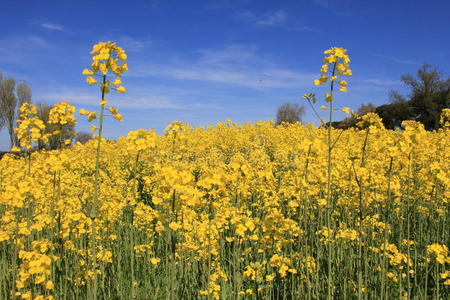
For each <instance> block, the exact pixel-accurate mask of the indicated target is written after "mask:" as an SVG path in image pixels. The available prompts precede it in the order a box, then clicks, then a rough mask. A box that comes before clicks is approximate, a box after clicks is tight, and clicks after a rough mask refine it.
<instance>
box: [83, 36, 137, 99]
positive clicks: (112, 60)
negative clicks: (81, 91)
mask: <svg viewBox="0 0 450 300" xmlns="http://www.w3.org/2000/svg"><path fill="white" fill-rule="evenodd" d="M91 54H94V56H93V57H92V64H91V69H84V70H83V75H86V76H88V77H87V78H86V82H87V83H89V84H90V85H94V84H100V89H101V90H102V92H104V93H105V94H107V93H109V91H110V88H111V86H112V87H113V88H114V89H115V90H116V91H118V92H119V93H121V94H124V93H125V87H124V86H123V85H122V79H121V75H122V73H124V72H126V71H127V70H128V65H127V63H126V59H127V55H126V53H125V51H124V50H123V49H122V48H120V47H118V46H117V44H116V43H113V42H100V43H98V44H96V45H94V47H93V48H92V51H91ZM110 73H112V75H114V76H115V79H114V80H112V81H110V80H107V78H106V75H108V74H110ZM95 75H97V76H101V77H103V81H102V82H98V81H97V80H96V79H95V78H94V77H93V76H95Z"/></svg>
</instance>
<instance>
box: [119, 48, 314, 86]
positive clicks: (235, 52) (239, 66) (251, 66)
mask: <svg viewBox="0 0 450 300" xmlns="http://www.w3.org/2000/svg"><path fill="white" fill-rule="evenodd" d="M199 53H200V57H198V58H197V59H187V58H186V59H184V60H180V59H177V60H176V61H169V62H166V63H165V64H159V63H156V62H147V63H145V62H143V63H141V64H139V65H137V66H135V69H134V71H131V72H130V73H129V74H128V75H129V76H133V77H156V78H168V79H177V80H195V81H202V82H210V83H219V84H226V85H234V86H241V87H247V88H251V89H258V90H263V89H267V88H290V87H300V86H302V85H304V86H308V85H310V83H311V80H312V79H313V78H314V75H313V74H308V73H304V72H300V71H297V70H291V69H288V68H284V67H280V66H278V65H277V64H275V63H273V62H271V61H270V59H268V58H264V57H262V56H260V55H258V54H257V51H256V48H255V47H253V46H247V47H246V46H243V45H232V46H228V47H224V48H222V49H203V50H200V51H199Z"/></svg>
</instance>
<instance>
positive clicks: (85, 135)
mask: <svg viewBox="0 0 450 300" xmlns="http://www.w3.org/2000/svg"><path fill="white" fill-rule="evenodd" d="M90 140H92V133H90V132H88V131H79V132H78V133H77V136H76V137H75V141H77V142H80V143H82V144H86V143H87V142H88V141H90Z"/></svg>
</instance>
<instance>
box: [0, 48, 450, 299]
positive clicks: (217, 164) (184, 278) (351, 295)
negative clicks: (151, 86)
mask: <svg viewBox="0 0 450 300" xmlns="http://www.w3.org/2000/svg"><path fill="white" fill-rule="evenodd" d="M99 47H100V50H99V48H98V49H97V50H98V52H99V53H100V54H99V55H104V57H100V58H99V60H100V61H101V60H102V59H106V60H108V59H109V56H108V55H106V54H105V53H107V52H108V51H110V52H108V53H111V51H117V53H118V54H117V55H118V56H121V58H123V60H125V59H126V55H125V54H124V53H122V52H121V51H120V50H117V49H116V48H114V47H115V45H113V44H106V45H105V44H102V45H101V46H99ZM102 47H105V48H108V47H109V48H108V49H109V50H108V51H106V52H102V51H103V50H101V49H102ZM94 50H95V48H94ZM94 52H95V51H94ZM102 53H103V54H102ZM326 54H327V53H326ZM124 55H125V56H124ZM94 63H95V60H94ZM329 63H331V64H333V63H334V65H335V66H336V61H330V62H329ZM100 65H101V64H100ZM107 67H110V65H109V64H107ZM102 68H103V67H97V69H95V68H93V70H87V71H85V72H84V73H85V75H88V76H91V75H92V74H94V73H96V72H98V71H99V70H100V72H103V71H104V74H105V76H104V77H103V79H104V81H103V84H105V82H106V72H108V70H103V71H102ZM117 68H119V69H117ZM120 68H122V69H120ZM116 71H117V73H118V74H119V75H120V73H122V71H124V67H123V65H122V66H119V67H117V66H116ZM322 71H324V72H323V73H326V72H328V69H327V70H322ZM333 72H334V69H333ZM342 72H347V71H346V70H345V69H344V70H342ZM350 74H351V71H350ZM350 74H344V75H350ZM324 76H325V75H324ZM332 76H334V74H333V75H332ZM90 78H92V77H88V81H90V82H89V83H90V84H95V83H93V82H92V80H95V79H93V78H92V79H90ZM118 78H119V79H120V77H118ZM332 80H334V79H333V78H332ZM320 81H322V82H320ZM324 82H326V79H324V77H322V76H321V79H320V80H319V82H318V84H322V83H324ZM111 84H114V85H116V86H119V85H120V84H121V81H120V80H118V81H117V79H115V82H114V83H111ZM340 85H341V88H340V89H342V91H344V90H346V88H347V83H346V82H345V81H341V82H340ZM116 89H117V90H118V91H119V92H124V91H125V90H124V88H123V87H122V86H119V87H117V88H116ZM102 91H105V87H104V86H102ZM305 98H307V99H308V100H311V101H312V98H313V96H312V95H311V94H309V95H305ZM326 99H328V100H327V102H328V103H331V104H332V103H333V101H332V90H331V93H330V94H327V96H326ZM101 101H102V102H101V103H100V104H101V112H100V114H99V115H100V116H103V114H104V109H105V106H106V105H108V102H107V101H106V100H105V99H104V94H103V95H102V100H101ZM314 101H315V100H314ZM30 107H31V108H30ZM57 107H58V109H57V110H55V111H54V117H53V120H54V122H55V123H64V122H74V120H73V119H72V118H71V117H70V116H71V115H72V113H73V111H74V110H73V109H72V108H71V107H70V105H68V104H61V105H59V106H57ZM332 110H333V109H332V107H331V109H330V112H332ZM110 111H111V113H112V115H113V116H115V118H116V119H118V120H119V119H120V120H121V116H120V114H119V113H118V111H117V110H116V109H114V108H113V109H112V110H111V109H110ZM22 112H23V113H24V114H25V113H27V114H28V115H29V116H28V117H27V116H25V115H24V116H23V119H24V120H25V121H21V124H25V125H23V126H22V127H21V128H22V129H21V130H22V131H23V134H22V135H21V136H22V140H23V141H25V142H24V145H25V148H26V145H28V144H27V143H28V142H29V143H30V144H31V143H32V142H35V140H33V138H36V139H37V138H39V134H38V132H39V130H40V129H39V128H40V127H42V124H41V123H40V122H38V120H34V119H33V117H32V116H30V115H33V109H32V106H27V105H26V106H24V108H23V110H22ZM82 114H84V115H88V117H89V118H91V119H95V118H96V117H97V115H96V114H95V115H93V114H94V113H92V112H87V111H82ZM330 114H331V113H330ZM445 114H448V111H447V112H445V113H444V115H443V120H442V123H443V125H445V124H447V125H448V122H449V121H448V120H447V119H446V118H448V116H447V115H445ZM62 116H65V117H62ZM330 119H331V118H330ZM100 120H102V119H100ZM330 121H331V120H330ZM446 122H447V123H446ZM33 124H34V125H33ZM404 125H405V130H403V131H391V130H386V129H384V128H383V126H382V123H381V121H380V119H379V118H378V117H377V116H376V115H375V114H368V115H366V116H364V117H363V118H362V119H361V122H360V127H359V128H358V129H348V130H338V129H332V128H331V127H328V128H327V127H326V126H323V127H320V128H319V127H315V126H313V125H308V126H303V125H300V124H283V125H279V126H274V124H273V123H271V122H256V123H248V124H245V125H238V124H235V123H232V122H231V121H227V122H225V123H218V124H217V126H210V127H208V128H204V127H197V128H195V127H190V126H189V125H187V124H182V123H180V122H172V123H171V124H170V125H169V126H168V127H167V128H166V130H165V134H164V135H157V134H156V133H155V132H154V131H152V130H144V129H140V130H137V131H133V132H130V133H129V134H128V136H127V137H120V138H118V139H117V140H116V141H108V140H105V139H103V138H102V137H101V128H102V127H101V126H102V123H100V126H99V129H98V130H100V134H99V135H98V139H97V140H92V141H90V142H88V143H86V144H84V145H82V144H76V145H72V146H70V147H69V146H68V145H66V146H63V147H62V148H61V149H60V150H54V151H40V152H33V153H31V152H28V155H26V156H21V157H17V156H13V155H6V156H5V157H4V158H3V159H1V160H0V216H1V219H0V251H1V253H2V255H1V259H0V298H1V299H11V298H16V299H36V300H39V299H47V300H48V299H327V298H328V299H428V298H429V299H448V297H449V296H450V268H449V266H450V252H449V249H448V245H449V244H450V235H449V228H450V213H449V199H450V163H449V162H450V152H449V147H450V138H449V135H450V128H447V127H449V126H443V128H442V129H440V130H439V131H434V132H427V131H425V130H424V129H423V126H422V125H421V124H419V123H416V122H413V121H406V122H405V123H404ZM27 126H28V127H27ZM30 126H31V127H30ZM33 126H34V127H33ZM33 128H35V129H34V130H32V129H33ZM41 138H43V137H41ZM62 144H64V142H63V141H62ZM100 149H101V151H100Z"/></svg>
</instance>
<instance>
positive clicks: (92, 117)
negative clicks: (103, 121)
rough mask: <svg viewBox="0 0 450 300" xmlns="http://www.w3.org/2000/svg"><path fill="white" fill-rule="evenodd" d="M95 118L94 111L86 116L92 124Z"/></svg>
mask: <svg viewBox="0 0 450 300" xmlns="http://www.w3.org/2000/svg"><path fill="white" fill-rule="evenodd" d="M96 118H97V113H96V112H95V111H93V112H90V113H89V115H88V122H92V121H93V120H95V119H96Z"/></svg>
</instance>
